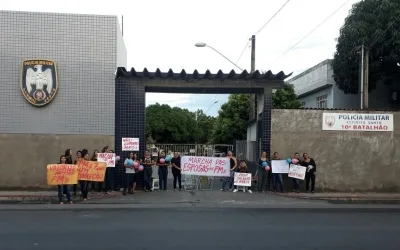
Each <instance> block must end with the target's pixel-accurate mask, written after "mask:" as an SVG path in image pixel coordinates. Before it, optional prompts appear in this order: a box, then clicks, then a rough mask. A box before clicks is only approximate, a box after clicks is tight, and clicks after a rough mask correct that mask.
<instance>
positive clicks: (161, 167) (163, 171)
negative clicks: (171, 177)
mask: <svg viewBox="0 0 400 250" xmlns="http://www.w3.org/2000/svg"><path fill="white" fill-rule="evenodd" d="M157 166H158V177H159V178H160V179H159V181H160V188H159V189H158V191H161V190H164V191H167V178H168V163H167V162H166V160H165V151H162V152H161V154H160V158H159V159H158V161H157Z"/></svg>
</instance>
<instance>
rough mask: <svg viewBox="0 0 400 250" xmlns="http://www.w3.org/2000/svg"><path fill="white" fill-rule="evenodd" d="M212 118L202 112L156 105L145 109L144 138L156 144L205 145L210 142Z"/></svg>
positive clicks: (213, 119)
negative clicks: (196, 143) (196, 113)
mask: <svg viewBox="0 0 400 250" xmlns="http://www.w3.org/2000/svg"><path fill="white" fill-rule="evenodd" d="M214 121H215V118H214V117H210V116H207V115H205V114H204V113H203V111H201V110H199V111H198V117H197V122H196V115H195V113H194V112H190V111H189V110H187V109H181V108H178V107H174V108H172V107H170V106H169V105H167V104H163V105H160V104H159V103H156V104H154V105H149V106H147V107H146V131H145V133H146V138H147V139H148V140H151V141H154V142H156V143H195V142H198V143H207V142H209V141H210V140H211V131H212V128H213V125H214V124H213V123H214Z"/></svg>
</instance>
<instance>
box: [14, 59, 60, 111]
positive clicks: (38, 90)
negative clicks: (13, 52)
mask: <svg viewBox="0 0 400 250" xmlns="http://www.w3.org/2000/svg"><path fill="white" fill-rule="evenodd" d="M21 91H22V94H23V95H24V97H25V99H26V100H27V101H28V102H29V103H30V104H32V105H34V106H37V107H41V106H45V105H46V104H48V103H50V102H51V101H52V100H53V98H54V97H55V96H56V94H57V91H58V78H57V67H56V63H55V62H53V61H49V60H26V61H24V62H23V63H22V73H21Z"/></svg>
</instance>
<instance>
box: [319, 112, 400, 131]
mask: <svg viewBox="0 0 400 250" xmlns="http://www.w3.org/2000/svg"><path fill="white" fill-rule="evenodd" d="M322 130H341V131H374V132H385V131H393V114H367V113H323V115H322Z"/></svg>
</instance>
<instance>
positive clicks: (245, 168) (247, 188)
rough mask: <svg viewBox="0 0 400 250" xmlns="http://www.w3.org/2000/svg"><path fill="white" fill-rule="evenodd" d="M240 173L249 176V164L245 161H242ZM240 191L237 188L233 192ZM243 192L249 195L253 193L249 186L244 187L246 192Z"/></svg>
mask: <svg viewBox="0 0 400 250" xmlns="http://www.w3.org/2000/svg"><path fill="white" fill-rule="evenodd" d="M238 169H239V171H238V172H239V173H246V174H248V173H249V169H248V167H247V164H246V162H245V161H244V160H241V161H240V164H239V168H238ZM237 191H238V190H237V186H235V190H233V192H237ZM243 192H249V193H253V192H252V191H251V186H250V187H247V186H245V187H244V191H243Z"/></svg>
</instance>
